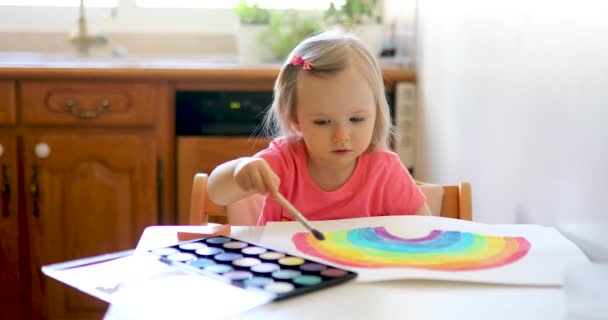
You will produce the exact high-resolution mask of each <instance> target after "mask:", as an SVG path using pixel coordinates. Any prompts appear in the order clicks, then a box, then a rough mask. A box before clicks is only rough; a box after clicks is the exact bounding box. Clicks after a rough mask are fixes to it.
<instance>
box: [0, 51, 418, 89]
mask: <svg viewBox="0 0 608 320" xmlns="http://www.w3.org/2000/svg"><path fill="white" fill-rule="evenodd" d="M382 66H383V73H384V76H385V78H386V79H387V80H389V81H393V82H397V81H413V80H415V72H414V71H412V70H408V69H405V68H402V67H400V66H399V64H397V63H393V62H391V61H386V60H382ZM279 68H280V64H279V63H262V64H256V65H242V64H238V63H237V62H236V57H235V56H232V55H215V56H200V57H195V56H170V57H169V56H165V57H162V56H126V57H112V56H90V57H80V56H78V55H77V54H76V53H44V52H0V78H19V79H21V78H41V77H45V78H54V77H60V78H62V77H75V78H99V77H102V78H103V77H107V78H125V79H133V78H140V79H161V80H173V79H174V80H178V79H179V80H184V79H191V80H196V79H199V78H200V79H210V78H217V79H226V78H235V77H237V78H238V77H241V76H246V77H257V78H275V77H276V76H277V74H278V71H279Z"/></svg>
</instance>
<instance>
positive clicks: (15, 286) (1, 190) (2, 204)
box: [0, 105, 23, 319]
mask: <svg viewBox="0 0 608 320" xmlns="http://www.w3.org/2000/svg"><path fill="white" fill-rule="evenodd" d="M0 109H2V105H0ZM16 141H17V139H16V136H15V135H13V134H11V133H10V132H9V131H8V130H6V129H2V128H0V283H1V284H2V285H1V286H0V319H20V318H21V317H20V303H19V300H20V296H21V294H22V293H23V292H22V288H21V281H20V280H21V276H20V269H19V247H18V245H17V244H18V243H19V223H18V218H19V217H18V215H17V190H18V189H19V187H18V185H17V144H16Z"/></svg>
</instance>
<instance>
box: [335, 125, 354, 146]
mask: <svg viewBox="0 0 608 320" xmlns="http://www.w3.org/2000/svg"><path fill="white" fill-rule="evenodd" d="M349 134H350V133H349V130H348V127H347V126H345V125H342V124H338V125H336V126H335V127H334V132H333V140H334V142H335V143H343V142H347V141H348V139H349Z"/></svg>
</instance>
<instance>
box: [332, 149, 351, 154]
mask: <svg viewBox="0 0 608 320" xmlns="http://www.w3.org/2000/svg"><path fill="white" fill-rule="evenodd" d="M332 152H333V153H335V154H340V155H343V154H347V153H349V152H350V150H347V149H338V150H334V151H332Z"/></svg>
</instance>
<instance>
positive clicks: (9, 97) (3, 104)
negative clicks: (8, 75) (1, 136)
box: [0, 81, 17, 125]
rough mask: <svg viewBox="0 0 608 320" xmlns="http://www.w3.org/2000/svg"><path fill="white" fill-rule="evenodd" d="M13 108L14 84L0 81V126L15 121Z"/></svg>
mask: <svg viewBox="0 0 608 320" xmlns="http://www.w3.org/2000/svg"><path fill="white" fill-rule="evenodd" d="M15 110H16V108H15V83H14V82H12V81H0V125H2V124H14V123H15V122H16V121H17V117H16V116H15V115H16V114H17V113H16V111H15Z"/></svg>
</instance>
